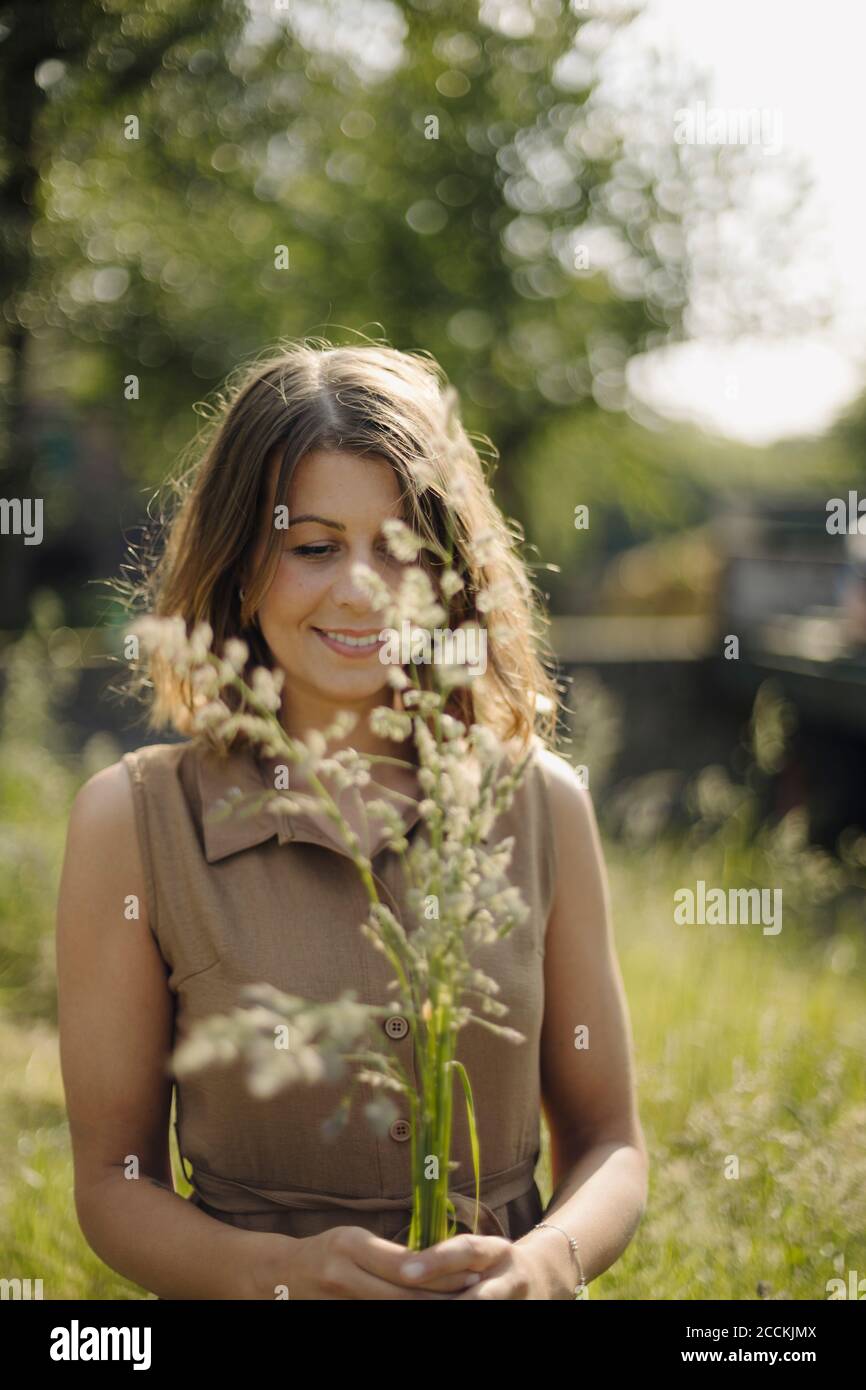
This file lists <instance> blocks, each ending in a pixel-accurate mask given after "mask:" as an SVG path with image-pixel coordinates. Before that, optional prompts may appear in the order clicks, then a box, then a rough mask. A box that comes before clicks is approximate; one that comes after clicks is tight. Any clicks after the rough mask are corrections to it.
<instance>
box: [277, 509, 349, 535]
mask: <svg viewBox="0 0 866 1390" xmlns="http://www.w3.org/2000/svg"><path fill="white" fill-rule="evenodd" d="M302 521H318V522H319V523H320V525H322V526H330V527H331V529H332V530H333V531H345V529H346V528H345V526H344V525H343V523H342V521H328V519H327V517H324V516H314V515H313V514H312V512H304V515H303V516H295V517H292V518H291V520H290V521H289V526H300V524H301V522H302Z"/></svg>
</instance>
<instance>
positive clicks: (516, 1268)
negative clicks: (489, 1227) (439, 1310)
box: [403, 1232, 570, 1299]
mask: <svg viewBox="0 0 866 1390" xmlns="http://www.w3.org/2000/svg"><path fill="white" fill-rule="evenodd" d="M549 1253H550V1252H549V1251H545V1250H543V1249H542V1248H541V1244H539V1243H537V1242H536V1243H535V1245H533V1247H530V1245H529V1244H526V1245H524V1244H523V1243H522V1242H521V1241H510V1240H505V1239H504V1238H503V1237H502V1236H478V1235H473V1234H472V1233H471V1232H467V1233H466V1234H464V1235H459V1236H452V1237H451V1239H450V1240H443V1241H440V1242H439V1244H438V1245H431V1246H430V1248H429V1249H428V1250H419V1251H417V1252H412V1253H410V1254H408V1255H407V1254H404V1256H403V1275H404V1277H405V1278H406V1280H407V1282H411V1283H412V1284H420V1283H421V1281H422V1280H423V1283H424V1286H425V1287H429V1288H435V1287H438V1285H437V1284H435V1283H433V1282H431V1281H434V1280H439V1279H443V1278H445V1277H447V1276H452V1277H456V1276H457V1275H460V1274H463V1275H466V1274H468V1273H475V1274H478V1275H479V1276H480V1278H479V1280H478V1282H477V1283H476V1284H474V1285H473V1286H472V1287H471V1288H467V1289H465V1290H463V1291H458V1292H455V1293H452V1294H451V1295H450V1297H451V1298H452V1299H454V1298H457V1299H470V1298H485V1299H486V1298H531V1299H551V1298H553V1299H557V1298H568V1297H570V1294H569V1293H568V1292H566V1291H565V1287H564V1285H563V1286H562V1287H560V1285H561V1284H562V1279H561V1277H560V1275H559V1272H558V1267H557V1271H556V1272H554V1270H553V1269H552V1268H551V1267H550V1265H549V1261H548V1258H547V1257H548V1255H549ZM419 1266H420V1272H419V1273H418V1274H417V1275H416V1276H415V1277H413V1276H412V1275H411V1273H410V1271H411V1270H412V1269H413V1267H414V1268H416V1269H418V1267H419Z"/></svg>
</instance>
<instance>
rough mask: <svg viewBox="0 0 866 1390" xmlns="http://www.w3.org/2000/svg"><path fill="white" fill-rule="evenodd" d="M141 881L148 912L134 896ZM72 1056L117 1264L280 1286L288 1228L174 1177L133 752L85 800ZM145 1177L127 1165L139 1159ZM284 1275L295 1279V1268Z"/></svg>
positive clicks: (77, 810) (66, 884) (201, 1280)
mask: <svg viewBox="0 0 866 1390" xmlns="http://www.w3.org/2000/svg"><path fill="white" fill-rule="evenodd" d="M131 894H134V895H135V896H136V897H137V899H138V903H139V917H138V919H137V920H128V919H127V918H126V916H125V915H124V907H125V905H126V903H127V901H128V899H129V896H130V895H131ZM57 968H58V991H59V1021H60V1060H61V1068H62V1073H63V1083H64V1087H65V1091H66V1103H67V1109H68V1113H69V1125H70V1134H71V1140H72V1152H73V1162H74V1166H75V1205H76V1211H77V1213H78V1220H79V1224H80V1226H81V1230H82V1232H83V1234H84V1236H85V1238H86V1240H87V1242H88V1244H89V1245H90V1246H91V1248H92V1249H93V1250H95V1252H96V1253H97V1255H99V1256H100V1258H101V1259H103V1260H104V1261H105V1263H106V1264H107V1265H109V1266H110V1267H111V1268H112V1269H114V1270H116V1271H117V1272H118V1273H119V1274H122V1275H124V1276H125V1277H126V1278H127V1279H131V1280H133V1281H134V1282H135V1283H137V1284H140V1285H141V1286H142V1288H145V1289H149V1290H150V1291H152V1292H153V1293H156V1294H158V1295H159V1296H160V1297H162V1298H172V1299H175V1298H177V1299H210V1298H217V1299H222V1298H262V1297H267V1296H270V1297H274V1294H273V1292H271V1293H270V1295H268V1294H267V1293H265V1292H262V1290H261V1289H260V1288H259V1287H258V1286H259V1284H261V1283H262V1281H263V1280H264V1282H267V1281H269V1280H272V1282H271V1283H270V1285H269V1287H270V1288H271V1289H272V1288H273V1285H274V1284H276V1283H279V1282H280V1265H281V1258H282V1257H283V1256H287V1255H288V1254H289V1253H290V1249H291V1247H292V1246H293V1245H294V1244H295V1242H294V1241H293V1240H292V1239H291V1238H290V1237H288V1236H278V1235H271V1234H264V1235H263V1234H259V1233H258V1232H250V1231H242V1230H238V1229H237V1228H235V1227H232V1226H229V1225H227V1224H226V1223H225V1222H222V1221H218V1220H217V1219H216V1218H215V1217H212V1216H208V1215H206V1214H205V1213H204V1212H202V1211H200V1210H198V1209H197V1208H196V1207H194V1206H192V1205H191V1204H190V1203H189V1202H187V1201H185V1200H184V1199H183V1198H182V1197H180V1196H178V1195H177V1194H176V1193H175V1192H174V1191H173V1188H172V1178H171V1165H170V1159H169V1145H168V1133H169V1117H170V1109H171V1084H172V1083H171V1078H170V1076H169V1075H168V1073H167V1070H166V1062H167V1059H168V1057H169V1055H170V1052H171V1048H172V1035H173V1020H174V1000H173V996H172V993H171V991H170V990H169V988H168V985H167V982H166V973H167V972H166V966H165V963H164V961H163V959H162V956H161V955H160V952H159V949H158V947H157V944H156V941H155V940H154V937H153V935H152V933H151V931H150V928H149V925H148V918H147V903H146V899H145V893H144V884H143V873H142V865H141V860H140V855H139V850H138V842H137V837H136V829H135V821H134V811H133V802H132V788H131V786H130V783H129V775H128V773H127V770H126V767H125V765H124V764H123V763H116V764H115V765H114V766H112V767H110V768H106V769H105V770H104V771H103V772H100V773H98V774H97V776H96V777H93V778H91V780H90V781H89V782H88V783H87V784H86V786H84V787H83V788H82V789H81V791H80V792H79V793H78V796H77V797H76V799H75V802H74V805H73V808H72V814H71V817H70V822H69V829H68V834H67V842H66V857H65V861H64V866H63V875H62V879H61V885H60V896H59V902H58V914H57ZM133 1160H134V1161H136V1162H137V1171H138V1176H137V1177H134V1176H127V1175H126V1174H127V1173H131V1172H134V1171H135V1162H133ZM283 1282H288V1277H286V1279H285V1280H284V1281H283Z"/></svg>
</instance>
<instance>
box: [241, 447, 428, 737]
mask: <svg viewBox="0 0 866 1390" xmlns="http://www.w3.org/2000/svg"><path fill="white" fill-rule="evenodd" d="M277 465H278V460H277V459H276V458H275V459H274V460H273V462H272V464H271V474H270V497H271V500H272V501H273V497H274V487H275V483H276V476H277ZM287 500H288V513H289V516H288V528H287V529H285V530H280V531H279V532H278V534H279V537H280V540H281V542H282V545H283V549H282V554H281V556H280V560H279V564H278V567H277V570H276V573H275V575H274V578H273V581H272V583H271V586H270V588H269V589H268V591H267V593H266V594H265V596H264V599H263V600H262V602H261V604H260V606H259V608H258V610H257V615H256V616H257V617H258V620H259V623H260V626H261V629H262V632H263V634H264V637H265V640H266V641H267V643H268V646H269V647H270V649H271V651H272V653H273V655H274V658H275V660H276V662H277V664H278V665H279V666H280V667H282V669H283V670H284V671H285V673H286V678H285V685H284V694H283V718H284V721H285V723H286V727H287V728H288V729H289V731H290V732H300V731H302V730H304V729H308V728H321V727H322V726H323V725H324V724H326V723H328V722H330V719H331V718H332V717H333V715H334V714H335V713H336V712H337V710H339V709H352V710H354V711H356V712H357V713H358V714H359V715H360V716H363V714H364V713H365V712H366V711H368V710H370V709H372V708H374V707H375V706H376V705H381V704H384V705H389V706H390V705H391V704H392V703H393V693H392V690H391V687H390V686H389V685H388V683H387V680H386V673H387V667H386V666H384V665H383V664H382V663H381V662H380V660H379V647H378V646H377V645H375V644H373V645H371V646H369V647H358V646H349V645H347V644H345V643H341V642H340V640H339V637H338V636H336V635H335V634H340V635H342V636H346V635H348V636H350V637H355V638H356V639H357V638H360V637H368V636H378V634H379V632H380V631H381V629H382V621H383V619H382V615H381V613H377V611H376V610H375V609H373V608H372V607H371V606H370V601H369V599H367V598H366V597H365V595H364V593H363V592H362V591H361V590H360V589H359V588H358V587H357V586H356V584H355V583H354V581H353V579H352V573H351V571H352V566H353V565H355V564H358V563H361V564H365V565H369V566H370V568H371V569H374V570H375V571H376V572H377V573H378V574H379V575H381V577H382V578H383V579H384V580H385V582H386V583H387V584H388V586H389V588H390V589H391V590H392V591H393V590H395V589H396V588H397V586H398V585H399V582H400V578H401V575H402V572H403V569H404V567H403V565H402V564H401V563H400V562H399V561H397V560H396V559H394V558H393V557H392V556H391V555H390V554H389V552H388V548H387V546H386V543H385V538H384V536H383V534H382V530H381V527H382V523H383V521H385V520H386V519H387V518H388V517H400V516H401V507H400V486H399V483H398V480H397V476H396V474H395V472H394V470H393V469H392V467H391V465H390V464H389V463H388V462H387V460H385V459H382V458H371V457H369V456H368V457H366V458H360V457H358V456H357V455H355V454H348V453H343V452H339V451H336V450H333V451H332V450H318V451H316V452H314V453H311V454H307V455H306V456H305V457H304V458H302V459H301V460H300V462H299V463H298V465H297V467H296V468H295V471H294V474H293V477H292V481H291V484H290V488H289V497H288V499H287ZM273 520H274V509H273V506H271V507H270V508H269V511H268V514H267V515H266V517H265V519H264V524H265V525H269V524H270V525H272V524H273ZM263 549H264V537H262V538H261V539H260V541H259V546H258V548H257V551H256V556H255V561H254V563H258V562H259V561H260V558H261V555H262V553H263ZM327 634H331V635H330V636H328V635H327Z"/></svg>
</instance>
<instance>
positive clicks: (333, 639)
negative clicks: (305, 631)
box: [313, 627, 383, 657]
mask: <svg viewBox="0 0 866 1390" xmlns="http://www.w3.org/2000/svg"><path fill="white" fill-rule="evenodd" d="M313 631H314V632H315V634H316V636H317V637H320V638H321V639H322V641H323V642H324V643H325V646H326V647H330V648H331V650H332V651H336V652H340V653H341V655H344V656H354V657H361V656H369V655H370V653H371V652H376V651H378V650H379V648H380V647H381V646H383V642H382V640H381V639H380V637H379V632H378V630H376V631H374V632H369V633H350V632H340V631H339V630H338V629H336V628H321V627H314V628H313Z"/></svg>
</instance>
